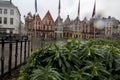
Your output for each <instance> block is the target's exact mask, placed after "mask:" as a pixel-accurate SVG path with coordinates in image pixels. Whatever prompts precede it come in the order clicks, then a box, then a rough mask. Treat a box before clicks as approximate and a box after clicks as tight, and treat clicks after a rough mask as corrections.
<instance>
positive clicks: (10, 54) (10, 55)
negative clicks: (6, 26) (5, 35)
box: [8, 32, 12, 75]
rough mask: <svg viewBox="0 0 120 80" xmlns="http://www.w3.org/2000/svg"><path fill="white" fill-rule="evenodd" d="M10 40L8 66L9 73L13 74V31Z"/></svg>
mask: <svg viewBox="0 0 120 80" xmlns="http://www.w3.org/2000/svg"><path fill="white" fill-rule="evenodd" d="M9 38H10V42H9V67H8V74H9V75H11V65H12V33H11V32H10V35H9Z"/></svg>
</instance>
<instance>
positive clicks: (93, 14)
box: [92, 1, 96, 18]
mask: <svg viewBox="0 0 120 80" xmlns="http://www.w3.org/2000/svg"><path fill="white" fill-rule="evenodd" d="M95 9H96V1H95V3H94V8H93V13H92V18H93V17H94V16H95Z"/></svg>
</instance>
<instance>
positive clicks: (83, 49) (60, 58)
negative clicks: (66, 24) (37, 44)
mask: <svg viewBox="0 0 120 80" xmlns="http://www.w3.org/2000/svg"><path fill="white" fill-rule="evenodd" d="M21 71H22V72H21V75H20V80H120V77H119V75H120V42H119V41H118V42H116V41H109V40H102V39H98V40H88V41H78V40H76V39H68V40H67V42H66V43H65V44H62V45H61V44H53V45H46V46H44V47H42V48H41V49H39V50H37V51H35V52H33V53H32V55H31V57H30V58H29V60H28V64H27V65H26V67H25V68H24V69H23V70H21Z"/></svg>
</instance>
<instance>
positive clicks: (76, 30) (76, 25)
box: [71, 17, 82, 38]
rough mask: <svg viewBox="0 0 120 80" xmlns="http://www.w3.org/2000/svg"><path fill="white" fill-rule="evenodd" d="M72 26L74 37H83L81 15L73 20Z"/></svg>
mask: <svg viewBox="0 0 120 80" xmlns="http://www.w3.org/2000/svg"><path fill="white" fill-rule="evenodd" d="M71 26H72V29H71V30H72V37H73V38H81V37H82V34H81V32H82V31H81V27H82V23H81V21H80V19H79V17H76V19H75V20H74V21H72V23H71Z"/></svg>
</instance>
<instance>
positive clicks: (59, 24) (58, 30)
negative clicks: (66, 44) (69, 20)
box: [55, 0, 63, 39]
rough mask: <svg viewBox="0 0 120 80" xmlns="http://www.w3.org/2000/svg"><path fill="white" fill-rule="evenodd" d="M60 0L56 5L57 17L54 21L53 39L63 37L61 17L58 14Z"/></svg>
mask: <svg viewBox="0 0 120 80" xmlns="http://www.w3.org/2000/svg"><path fill="white" fill-rule="evenodd" d="M60 6H61V4H60V0H59V5H58V17H57V19H56V21H55V39H62V38H63V19H62V18H61V16H60V8H61V7H60Z"/></svg>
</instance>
